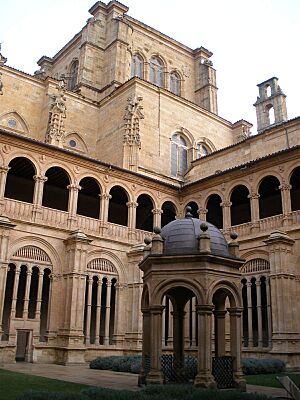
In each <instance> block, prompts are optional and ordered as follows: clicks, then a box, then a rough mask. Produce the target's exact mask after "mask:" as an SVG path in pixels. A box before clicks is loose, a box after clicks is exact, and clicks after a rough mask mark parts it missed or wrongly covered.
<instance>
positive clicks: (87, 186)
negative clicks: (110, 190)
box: [76, 176, 101, 219]
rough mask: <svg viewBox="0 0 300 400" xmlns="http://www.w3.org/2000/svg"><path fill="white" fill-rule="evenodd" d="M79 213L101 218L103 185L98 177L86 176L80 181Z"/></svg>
mask: <svg viewBox="0 0 300 400" xmlns="http://www.w3.org/2000/svg"><path fill="white" fill-rule="evenodd" d="M79 186H80V188H81V189H80V190H79V192H78V199H77V211H76V212H77V214H78V215H83V216H86V217H90V218H95V219H99V218H100V195H101V186H100V185H99V182H98V180H97V179H95V178H93V177H90V176H86V177H84V178H82V179H81V180H80V181H79Z"/></svg>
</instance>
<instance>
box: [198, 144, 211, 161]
mask: <svg viewBox="0 0 300 400" xmlns="http://www.w3.org/2000/svg"><path fill="white" fill-rule="evenodd" d="M209 153H210V151H209V148H208V147H207V146H206V145H205V144H203V143H198V144H197V158H201V157H205V156H207V155H208V154H209Z"/></svg>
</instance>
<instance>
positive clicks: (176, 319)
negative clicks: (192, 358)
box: [173, 309, 186, 370]
mask: <svg viewBox="0 0 300 400" xmlns="http://www.w3.org/2000/svg"><path fill="white" fill-rule="evenodd" d="M185 314H186V313H185V311H184V310H182V309H180V310H177V311H173V323H174V345H173V352H174V367H175V369H178V370H180V369H181V368H182V367H183V366H184V339H185V329H184V316H185Z"/></svg>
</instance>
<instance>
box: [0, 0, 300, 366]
mask: <svg viewBox="0 0 300 400" xmlns="http://www.w3.org/2000/svg"><path fill="white" fill-rule="evenodd" d="M89 11H90V14H91V18H90V19H89V20H88V21H87V23H86V25H85V26H84V27H83V29H82V30H81V31H80V32H79V33H78V34H76V35H75V36H74V37H73V39H71V40H70V41H69V42H68V43H67V44H66V45H65V46H64V47H63V48H62V49H61V50H60V51H59V52H58V53H57V54H56V55H55V56H54V57H52V58H50V57H46V56H43V57H42V58H41V59H40V60H39V61H38V64H39V66H40V69H39V70H38V71H37V72H36V73H35V74H34V75H33V76H32V75H29V74H26V73H24V72H21V71H18V70H16V69H14V68H12V67H10V66H8V65H6V59H5V58H4V56H1V60H0V131H1V135H0V212H1V219H0V243H1V245H0V320H1V327H0V331H1V332H0V337H1V341H0V359H1V360H2V361H5V362H14V361H15V360H28V361H33V362H49V363H74V362H84V361H89V360H91V359H93V358H95V357H96V356H99V355H108V354H129V353H130V354H131V353H136V352H141V341H142V314H141V297H142V287H143V283H142V272H141V271H140V269H139V267H138V265H139V263H140V262H141V261H142V259H143V254H144V247H145V246H144V244H143V243H144V239H145V237H147V236H149V237H151V236H152V232H153V227H154V226H158V227H163V226H165V225H166V224H167V223H169V222H171V221H172V220H174V219H175V218H177V219H179V218H183V217H184V214H185V208H186V206H187V205H189V206H190V207H191V210H192V211H191V212H192V214H193V217H197V218H198V217H199V218H200V219H201V220H203V221H205V220H206V221H208V222H210V223H212V224H214V225H215V226H216V227H217V228H219V229H221V230H222V232H223V234H224V236H225V237H226V239H227V240H229V238H230V234H231V233H232V232H233V231H234V232H236V233H237V234H238V241H239V246H240V257H241V258H242V259H244V260H245V262H244V264H243V266H242V267H241V269H240V272H241V279H240V281H239V284H240V287H239V290H240V294H241V296H242V299H243V313H242V325H243V329H242V331H243V354H244V356H247V357H249V356H254V357H275V358H282V359H284V360H285V361H287V362H288V366H298V367H299V366H300V319H299V318H298V314H299V308H298V306H297V300H296V299H297V298H298V297H299V294H300V291H299V289H300V274H299V271H298V267H299V257H300V242H299V239H300V161H299V145H300V139H299V137H300V118H294V119H292V120H288V118H287V111H286V103H285V94H284V93H283V91H282V90H281V88H280V87H279V85H278V79H277V78H276V77H273V78H271V79H269V80H267V81H265V82H262V83H261V84H259V85H258V88H259V97H258V98H257V101H256V102H255V107H256V110H257V120H258V134H255V135H254V134H250V129H251V126H252V125H251V124H250V123H249V122H247V121H245V120H243V119H241V120H239V121H237V122H234V123H232V122H229V121H227V120H225V119H224V118H222V117H221V116H219V115H218V107H217V84H216V71H215V69H214V67H213V64H212V61H211V60H210V58H211V56H212V53H211V52H210V51H209V50H207V49H206V48H204V47H199V48H197V49H191V48H189V47H187V46H185V45H183V44H181V43H179V42H177V41H176V40H174V39H172V38H170V37H169V36H166V35H164V34H162V33H161V32H158V31H156V30H155V29H154V28H151V27H149V26H147V25H145V24H143V23H142V22H139V21H137V20H135V19H134V18H132V17H130V16H129V15H128V14H127V12H128V8H127V7H126V6H124V5H123V4H121V3H119V2H117V1H115V0H113V1H110V2H109V3H108V4H104V3H102V2H101V1H98V2H97V3H96V4H95V5H94V6H93V7H92V8H91V9H90V10H89ZM250 101H251V99H249V102H250ZM235 279H236V278H235ZM164 304H165V307H164V308H163V311H162V312H163V313H164V319H163V321H164V323H163V324H162V325H163V326H162V329H163V332H162V340H163V343H162V348H163V351H168V349H169V348H170V346H172V345H173V344H172V343H173V341H172V334H173V333H172V329H173V328H172V318H173V314H172V310H171V307H170V304H169V299H168V297H166V298H165V300H164ZM196 308H197V304H196V302H195V298H194V297H193V298H191V299H190V300H189V302H188V303H187V304H186V310H185V311H186V314H185V315H186V316H185V328H184V329H185V342H184V345H185V350H186V351H187V352H190V353H192V352H193V351H194V347H195V344H196V342H195V341H196V329H197V328H196V325H197V324H196V323H195V321H196V320H197V318H198V317H197V313H196ZM226 318H227V317H225V319H226ZM225 325H226V326H228V325H229V324H226V323H225ZM213 331H214V329H213V330H212V335H213V334H214V333H213ZM213 350H214V349H213ZM224 351H226V349H225V350H224Z"/></svg>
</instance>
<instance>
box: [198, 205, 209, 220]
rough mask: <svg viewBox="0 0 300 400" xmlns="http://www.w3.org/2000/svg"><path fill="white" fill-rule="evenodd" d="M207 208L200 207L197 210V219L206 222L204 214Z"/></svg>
mask: <svg viewBox="0 0 300 400" xmlns="http://www.w3.org/2000/svg"><path fill="white" fill-rule="evenodd" d="M207 211H208V210H207V208H205V207H200V208H199V210H197V213H198V215H199V219H201V220H202V221H206V214H207Z"/></svg>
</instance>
